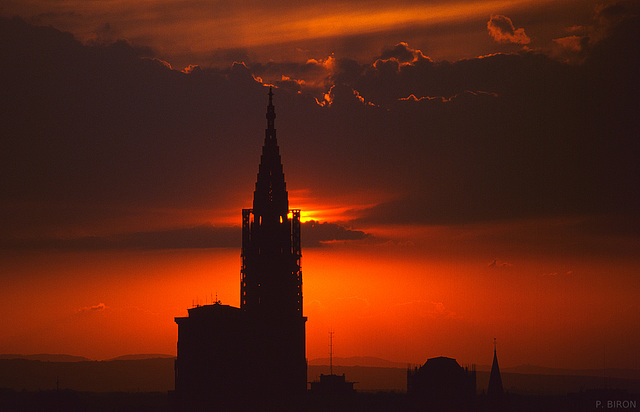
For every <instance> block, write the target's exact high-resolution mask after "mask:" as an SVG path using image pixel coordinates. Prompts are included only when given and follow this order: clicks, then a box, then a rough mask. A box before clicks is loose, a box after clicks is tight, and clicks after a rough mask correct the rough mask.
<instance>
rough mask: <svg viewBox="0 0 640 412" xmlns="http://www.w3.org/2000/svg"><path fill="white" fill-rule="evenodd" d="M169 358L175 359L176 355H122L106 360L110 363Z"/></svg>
mask: <svg viewBox="0 0 640 412" xmlns="http://www.w3.org/2000/svg"><path fill="white" fill-rule="evenodd" d="M167 358H175V356H174V355H164V354H161V353H142V354H137V355H122V356H117V357H115V358H111V359H105V362H108V361H122V360H142V359H167Z"/></svg>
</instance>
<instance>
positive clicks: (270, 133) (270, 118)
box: [265, 86, 276, 143]
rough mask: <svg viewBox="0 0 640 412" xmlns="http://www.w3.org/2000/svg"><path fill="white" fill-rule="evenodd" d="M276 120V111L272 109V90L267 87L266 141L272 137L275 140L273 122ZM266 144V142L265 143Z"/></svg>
mask: <svg viewBox="0 0 640 412" xmlns="http://www.w3.org/2000/svg"><path fill="white" fill-rule="evenodd" d="M275 119H276V110H275V107H273V88H272V87H271V86H269V105H268V106H267V130H266V132H267V133H266V136H265V138H266V139H269V138H270V137H272V138H273V139H274V140H275V138H276V129H275V127H274V121H275ZM265 143H266V141H265Z"/></svg>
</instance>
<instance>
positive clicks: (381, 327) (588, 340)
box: [0, 0, 640, 369]
mask: <svg viewBox="0 0 640 412" xmlns="http://www.w3.org/2000/svg"><path fill="white" fill-rule="evenodd" d="M280 3H281V4H280ZM280 3H278V5H274V4H271V3H268V2H258V1H250V2H240V3H238V2H227V3H221V2H211V1H208V0H207V1H201V0H190V1H181V2H177V1H172V0H163V1H154V2H151V1H121V0H109V1H101V2H87V1H79V0H78V1H65V2H52V1H47V0H28V1H22V0H9V1H7V2H4V3H3V5H2V6H0V14H1V16H2V17H10V16H13V15H18V16H19V17H21V19H22V20H10V19H6V18H4V19H1V20H0V23H1V24H2V33H4V35H3V37H2V38H0V41H2V43H1V44H0V65H1V67H0V68H1V69H2V70H0V74H2V76H4V78H2V79H0V80H2V81H3V84H6V85H7V91H6V93H7V98H6V99H5V101H6V102H10V104H7V105H6V107H4V109H6V110H3V111H1V113H0V128H1V129H0V134H1V135H2V136H4V137H5V138H3V140H2V142H1V143H0V145H1V146H0V156H2V157H1V158H0V176H2V178H0V179H1V180H0V183H1V186H0V187H2V190H1V191H0V233H2V236H0V276H1V279H2V285H3V286H2V288H0V315H2V317H3V319H4V322H3V332H2V334H1V335H0V353H68V354H72V355H81V356H87V357H89V358H93V359H106V358H110V357H115V356H119V355H124V354H132V353H168V354H175V352H176V341H177V325H176V324H175V322H174V320H173V319H174V317H176V316H184V315H186V309H187V308H188V307H190V306H191V305H192V303H199V304H205V303H210V302H211V301H212V299H214V298H215V296H216V295H217V297H218V298H219V299H221V300H222V302H223V303H225V304H230V305H234V306H237V305H238V304H239V293H240V291H239V289H240V288H239V280H240V274H239V273H240V235H241V233H240V218H241V209H242V208H246V207H250V206H251V198H252V193H253V190H254V184H255V176H256V172H257V166H258V163H259V156H260V147H261V144H262V139H263V130H264V126H265V125H264V123H265V122H264V110H265V107H266V96H267V95H266V93H267V90H268V88H267V85H268V84H271V83H273V85H274V86H275V88H274V90H275V95H274V101H275V107H276V113H277V116H278V117H277V120H276V128H277V129H278V141H279V144H280V149H281V154H282V159H283V165H284V170H285V178H286V181H287V188H288V190H289V195H290V207H291V208H300V209H302V217H303V221H304V222H307V223H306V224H304V225H303V234H302V236H303V257H302V269H303V290H304V314H305V316H308V319H309V320H308V322H307V355H308V357H309V358H310V359H313V358H318V357H326V356H327V349H328V348H327V333H328V331H329V330H333V331H335V338H334V344H335V346H334V352H335V355H336V356H340V357H347V356H377V357H381V358H386V359H389V360H392V361H398V362H410V363H422V362H424V361H425V359H427V358H429V357H433V356H439V355H444V356H450V357H454V358H457V359H458V360H459V361H460V362H461V363H463V364H469V363H475V364H480V365H487V364H489V363H490V362H491V355H492V354H491V350H492V347H493V346H492V343H493V338H497V340H498V343H499V350H500V364H501V366H503V367H508V366H515V365H520V364H525V363H528V364H535V365H540V366H549V367H561V368H576V369H580V368H601V367H603V364H602V362H603V357H604V356H606V359H607V367H619V368H635V369H640V358H639V355H638V351H637V348H638V347H640V331H639V330H638V329H637V327H636V326H637V325H638V324H640V306H639V305H638V303H637V300H638V299H637V297H638V296H639V295H640V283H639V282H638V275H639V274H640V230H639V228H640V224H639V222H638V217H637V210H638V207H640V198H639V197H638V192H637V189H636V188H637V182H638V168H637V156H636V154H637V153H638V149H639V147H638V141H637V133H635V131H637V130H638V124H637V95H638V93H640V88H639V87H638V84H637V70H636V69H637V62H638V59H637V51H636V50H637V47H635V48H634V47H633V46H629V45H636V44H637V42H635V40H636V38H637V37H638V33H637V29H634V27H638V25H635V24H634V23H637V20H638V15H639V14H640V13H638V8H637V4H635V3H633V2H629V1H626V0H621V1H613V0H611V1H606V2H602V3H600V2H596V1H591V0H589V1H573V0H547V1H544V2H540V1H535V2H534V1H529V0H519V1H506V0H505V1H502V0H495V1H480V2H478V1H456V2H449V1H433V2H429V4H425V3H424V2H421V1H413V0H402V1H396V2H389V1H382V0H380V1H373V2H371V1H370V2H363V1H358V0H344V1H341V2H335V3H331V7H328V6H327V3H326V2H320V1H313V2H311V3H304V4H302V3H299V2H293V1H285V2H280ZM634 7H635V8H634ZM49 25H51V26H52V28H46V26H49ZM36 26H38V27H36ZM39 26H45V27H39ZM58 30H62V31H68V32H69V33H71V34H70V35H67V34H63V33H60V32H59V31H58ZM634 30H635V31H634ZM72 35H73V36H75V39H74V37H73V36H72ZM118 39H122V40H124V41H121V42H116V43H114V42H115V41H116V40H118ZM634 53H636V54H634ZM234 62H235V63H234ZM167 63H168V64H167ZM189 65H193V66H191V68H190V69H189V70H185V71H182V68H183V67H186V66H189ZM169 66H172V67H174V69H171V68H170V67H169ZM196 66H197V67H196ZM311 220H315V221H318V222H321V223H315V224H312V223H311V222H310V221H311Z"/></svg>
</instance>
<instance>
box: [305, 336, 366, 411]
mask: <svg viewBox="0 0 640 412" xmlns="http://www.w3.org/2000/svg"><path fill="white" fill-rule="evenodd" d="M355 383H356V382H350V381H348V380H347V378H346V377H345V374H344V373H343V374H342V375H336V374H334V373H333V331H330V332H329V374H328V375H325V374H323V373H321V374H320V379H318V380H315V381H312V382H310V385H311V390H310V393H311V397H312V399H314V401H316V402H317V403H320V404H322V403H324V405H325V406H328V407H333V406H337V405H336V404H337V403H338V402H343V403H344V402H345V401H349V400H350V399H351V398H353V396H354V395H355V393H356V390H355V389H354V388H353V385H354V384H355Z"/></svg>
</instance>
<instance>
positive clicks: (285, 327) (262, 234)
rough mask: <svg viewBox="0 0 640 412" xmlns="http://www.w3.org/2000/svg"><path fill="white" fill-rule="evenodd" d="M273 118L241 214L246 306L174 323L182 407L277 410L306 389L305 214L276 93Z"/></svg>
mask: <svg viewBox="0 0 640 412" xmlns="http://www.w3.org/2000/svg"><path fill="white" fill-rule="evenodd" d="M266 117H267V128H266V130H265V139H264V146H263V147H262V155H261V157H260V166H259V169H258V177H257V182H256V185H255V191H254V194H253V208H251V209H243V210H242V255H241V256H242V268H241V282H240V302H241V303H240V307H239V308H237V307H232V306H228V305H223V304H221V303H220V302H215V303H213V304H211V305H202V306H196V307H193V308H191V309H188V316H187V317H177V318H175V321H176V323H177V324H178V356H177V359H176V363H175V400H176V403H177V405H178V408H179V409H184V410H187V409H189V410H193V409H196V410H197V409H204V408H216V407H217V408H219V409H221V410H244V409H247V408H254V409H255V410H265V409H278V408H279V406H283V405H286V406H287V407H291V406H292V405H295V404H296V403H297V402H300V401H301V400H302V398H303V396H304V393H305V392H306V390H307V362H306V354H305V322H306V320H307V318H306V317H305V316H303V314H302V272H301V269H300V257H301V248H300V210H291V209H289V199H288V193H287V189H286V183H285V180H284V173H283V168H282V161H281V158H280V151H279V147H278V142H277V140H276V129H275V126H274V123H275V118H276V114H275V108H274V106H273V91H272V89H271V88H269V104H268V106H267V115H266Z"/></svg>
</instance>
